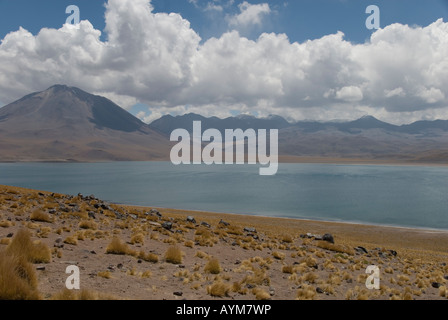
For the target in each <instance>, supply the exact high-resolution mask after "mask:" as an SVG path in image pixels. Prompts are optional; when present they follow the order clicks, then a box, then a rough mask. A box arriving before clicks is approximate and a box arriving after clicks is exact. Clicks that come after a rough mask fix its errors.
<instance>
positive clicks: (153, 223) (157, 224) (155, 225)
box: [148, 221, 162, 227]
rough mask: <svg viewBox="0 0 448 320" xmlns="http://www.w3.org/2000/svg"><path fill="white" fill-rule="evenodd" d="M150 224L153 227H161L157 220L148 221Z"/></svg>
mask: <svg viewBox="0 0 448 320" xmlns="http://www.w3.org/2000/svg"><path fill="white" fill-rule="evenodd" d="M148 223H149V224H150V225H152V226H154V227H161V226H162V225H161V224H160V223H158V222H153V221H149V222H148Z"/></svg>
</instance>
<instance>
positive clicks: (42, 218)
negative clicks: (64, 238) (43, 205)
mask: <svg viewBox="0 0 448 320" xmlns="http://www.w3.org/2000/svg"><path fill="white" fill-rule="evenodd" d="M30 219H31V220H32V221H39V222H52V221H53V220H52V219H51V217H50V215H49V214H48V213H46V212H43V211H42V210H40V209H35V210H34V211H33V212H32V213H31V215H30Z"/></svg>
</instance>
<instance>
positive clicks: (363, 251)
mask: <svg viewBox="0 0 448 320" xmlns="http://www.w3.org/2000/svg"><path fill="white" fill-rule="evenodd" d="M355 250H356V251H358V252H359V253H365V254H368V253H369V252H368V251H367V249H366V248H364V247H361V246H359V247H356V248H355Z"/></svg>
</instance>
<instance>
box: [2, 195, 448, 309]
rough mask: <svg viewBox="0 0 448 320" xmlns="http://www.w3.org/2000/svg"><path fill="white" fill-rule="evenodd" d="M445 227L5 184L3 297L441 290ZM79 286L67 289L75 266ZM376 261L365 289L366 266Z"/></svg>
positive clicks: (304, 295) (447, 245)
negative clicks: (173, 205) (197, 207)
mask: <svg viewBox="0 0 448 320" xmlns="http://www.w3.org/2000/svg"><path fill="white" fill-rule="evenodd" d="M447 263H448V231H443V230H440V231H439V230H421V229H407V228H393V227H382V226H367V225H356V224H344V223H332V222H321V221H307V220H294V219H282V218H266V217H256V216H244V215H232V214H221V213H207V212H191V211H183V210H173V209H161V208H142V207H132V206H124V205H117V204H112V203H106V202H104V201H102V200H100V199H97V198H96V197H95V196H93V195H92V196H86V195H62V194H55V193H51V192H43V191H42V192H41V191H36V190H28V189H22V188H17V187H9V186H0V299H19V300H22V299H33V300H35V299H42V300H50V299H56V300H58V299H60V300H69V299H93V300H94V299H100V300H102V299H131V300H163V299H165V300H182V299H185V300H255V299H257V300H269V299H272V300H295V299H314V300H367V299H375V300H396V299H403V300H439V299H447V298H448V290H447V285H448V265H447ZM72 265H75V266H77V267H78V268H79V270H80V290H67V289H66V280H67V278H68V277H69V276H70V274H67V273H66V268H67V267H68V266H72ZM371 265H375V266H377V267H378V268H379V270H380V287H379V289H373V290H369V289H367V287H366V280H367V277H368V276H369V274H367V273H366V269H367V267H368V266H371Z"/></svg>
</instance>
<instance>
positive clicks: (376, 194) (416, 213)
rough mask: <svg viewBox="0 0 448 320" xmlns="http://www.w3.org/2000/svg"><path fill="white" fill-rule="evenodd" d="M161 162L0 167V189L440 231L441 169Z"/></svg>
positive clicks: (445, 191)
mask: <svg viewBox="0 0 448 320" xmlns="http://www.w3.org/2000/svg"><path fill="white" fill-rule="evenodd" d="M258 170H259V167H258V166H249V165H244V166H239V165H229V166H205V165H201V166H174V165H172V164H171V163H169V162H114V163H94V164H92V163H67V164H66V163H64V164H62V163H61V164H54V163H27V164H23V163H4V164H0V184H6V185H14V186H19V187H26V188H33V189H40V190H47V191H52V192H59V193H67V194H78V193H79V192H80V193H82V194H84V195H90V194H94V195H95V196H96V197H98V198H101V199H103V200H107V201H110V202H115V203H122V204H134V205H141V206H154V207H165V208H179V209H189V210H205V211H215V212H228V213H241V214H250V215H263V216H274V217H292V218H306V219H313V220H329V221H346V222H359V223H367V224H378V225H395V226H406V227H419V228H435V229H448V167H423V166H373V165H330V164H280V166H279V171H278V173H277V175H275V176H260V175H259V171H258Z"/></svg>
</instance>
